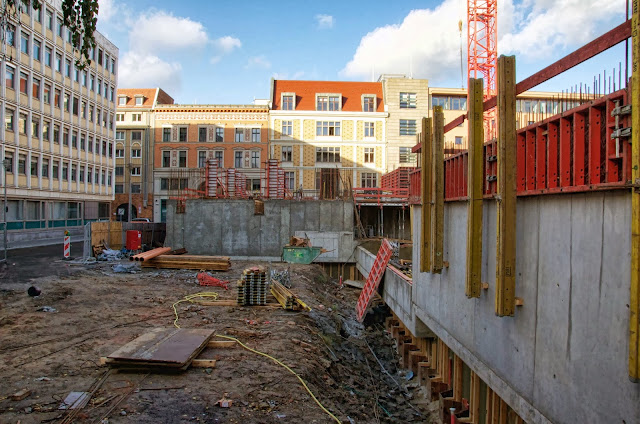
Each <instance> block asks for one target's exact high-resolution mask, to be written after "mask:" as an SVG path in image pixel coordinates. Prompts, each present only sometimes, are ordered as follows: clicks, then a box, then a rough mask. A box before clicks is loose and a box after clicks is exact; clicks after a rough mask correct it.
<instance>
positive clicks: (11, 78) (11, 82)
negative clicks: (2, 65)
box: [5, 66, 16, 89]
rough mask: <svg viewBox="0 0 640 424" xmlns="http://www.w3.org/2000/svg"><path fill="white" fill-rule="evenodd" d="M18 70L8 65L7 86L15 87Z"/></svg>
mask: <svg viewBox="0 0 640 424" xmlns="http://www.w3.org/2000/svg"><path fill="white" fill-rule="evenodd" d="M15 79H16V71H15V69H13V68H12V67H11V66H7V67H6V76H5V85H6V86H7V88H13V89H15V88H16V86H15Z"/></svg>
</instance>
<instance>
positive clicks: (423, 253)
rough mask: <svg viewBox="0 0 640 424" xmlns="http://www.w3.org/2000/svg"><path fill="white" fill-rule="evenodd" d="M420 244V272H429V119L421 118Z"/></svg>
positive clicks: (430, 188)
mask: <svg viewBox="0 0 640 424" xmlns="http://www.w3.org/2000/svg"><path fill="white" fill-rule="evenodd" d="M421 138H422V156H421V157H422V170H421V178H422V211H421V212H422V213H421V215H422V216H421V218H422V223H421V225H422V228H421V230H422V231H421V235H422V242H421V246H420V247H421V249H420V272H430V271H431V190H432V187H431V118H422V132H421Z"/></svg>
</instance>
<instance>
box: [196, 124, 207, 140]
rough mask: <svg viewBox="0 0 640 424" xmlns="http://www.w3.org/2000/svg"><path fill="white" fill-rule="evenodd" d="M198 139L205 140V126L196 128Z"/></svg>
mask: <svg viewBox="0 0 640 424" xmlns="http://www.w3.org/2000/svg"><path fill="white" fill-rule="evenodd" d="M198 141H200V142H203V141H207V127H199V128H198Z"/></svg>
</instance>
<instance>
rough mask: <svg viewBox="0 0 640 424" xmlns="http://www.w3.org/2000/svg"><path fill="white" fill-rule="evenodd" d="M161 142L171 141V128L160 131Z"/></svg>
mask: <svg viewBox="0 0 640 424" xmlns="http://www.w3.org/2000/svg"><path fill="white" fill-rule="evenodd" d="M162 141H171V128H163V129H162Z"/></svg>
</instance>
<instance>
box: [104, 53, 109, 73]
mask: <svg viewBox="0 0 640 424" xmlns="http://www.w3.org/2000/svg"><path fill="white" fill-rule="evenodd" d="M108 67H109V55H108V54H106V53H105V54H104V69H107V68H108Z"/></svg>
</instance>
